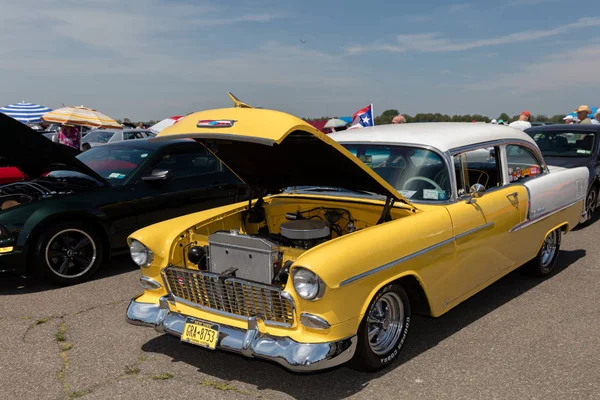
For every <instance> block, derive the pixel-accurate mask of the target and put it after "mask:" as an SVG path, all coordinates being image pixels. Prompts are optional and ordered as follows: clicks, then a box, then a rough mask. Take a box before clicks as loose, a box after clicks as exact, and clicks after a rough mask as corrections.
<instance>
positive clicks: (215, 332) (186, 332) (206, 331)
mask: <svg viewBox="0 0 600 400" xmlns="http://www.w3.org/2000/svg"><path fill="white" fill-rule="evenodd" d="M181 341H182V342H186V343H191V344H195V345H197V346H202V347H206V348H207V349H211V350H214V349H215V348H216V347H217V342H218V341H219V325H217V324H215V323H212V322H207V321H202V320H199V319H195V318H189V317H188V318H186V320H185V325H184V326H183V333H182V334H181Z"/></svg>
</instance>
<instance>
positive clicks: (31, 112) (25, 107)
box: [0, 102, 52, 124]
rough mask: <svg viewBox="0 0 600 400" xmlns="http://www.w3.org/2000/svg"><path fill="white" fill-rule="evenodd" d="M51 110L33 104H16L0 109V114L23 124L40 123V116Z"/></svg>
mask: <svg viewBox="0 0 600 400" xmlns="http://www.w3.org/2000/svg"><path fill="white" fill-rule="evenodd" d="M50 111H52V109H50V108H48V107H44V106H40V105H39V104H33V103H25V102H21V103H16V104H11V105H9V106H5V107H2V108H0V112H1V113H3V114H6V115H8V116H9V117H12V118H14V119H16V120H17V121H19V122H22V123H24V124H27V123H36V122H41V121H42V115H44V114H46V113H48V112H50Z"/></svg>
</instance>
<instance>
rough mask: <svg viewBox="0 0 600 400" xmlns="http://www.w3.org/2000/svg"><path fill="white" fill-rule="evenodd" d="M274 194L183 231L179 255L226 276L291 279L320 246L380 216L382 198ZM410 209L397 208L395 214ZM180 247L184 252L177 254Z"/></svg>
mask: <svg viewBox="0 0 600 400" xmlns="http://www.w3.org/2000/svg"><path fill="white" fill-rule="evenodd" d="M290 200H291V199H285V200H274V199H270V201H269V203H268V204H266V203H265V204H263V202H262V201H261V200H259V201H257V202H256V203H255V205H254V206H253V207H251V208H248V209H245V210H243V211H240V212H237V213H234V214H231V215H226V216H222V217H220V218H217V219H214V220H212V221H211V222H210V223H208V224H204V225H201V226H197V227H195V228H194V229H193V230H192V231H191V232H188V235H182V238H181V240H180V242H179V246H177V247H178V248H179V250H176V251H175V253H174V254H173V256H174V257H173V261H176V260H177V259H180V260H181V263H182V264H183V266H184V267H186V268H193V269H196V268H197V269H199V270H202V271H206V272H210V273H214V274H217V275H218V276H223V277H235V278H240V279H246V280H249V281H253V282H258V283H262V284H267V285H285V283H286V282H287V280H288V277H289V270H290V267H291V265H292V264H293V263H294V262H295V261H296V260H297V259H298V258H299V257H301V256H302V254H303V253H304V252H306V251H309V250H311V249H313V248H315V247H317V246H320V245H323V244H325V243H326V242H328V241H330V240H332V239H335V238H337V237H341V236H344V235H349V234H352V233H353V232H356V231H358V230H361V229H365V228H368V227H370V226H374V225H376V224H377V223H381V222H380V218H381V212H382V207H381V205H380V204H378V205H375V204H362V205H361V204H353V205H351V206H347V205H346V204H343V205H340V204H339V203H338V204H336V203H335V202H333V201H331V202H322V204H315V203H314V200H313V201H296V202H293V203H290ZM408 214H409V211H408V210H406V209H399V208H395V209H393V210H392V212H391V216H392V217H391V219H395V218H399V217H402V216H406V215H408ZM177 253H179V254H177Z"/></svg>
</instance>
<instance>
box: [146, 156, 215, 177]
mask: <svg viewBox="0 0 600 400" xmlns="http://www.w3.org/2000/svg"><path fill="white" fill-rule="evenodd" d="M154 168H160V169H168V170H169V171H171V173H172V174H173V175H174V178H175V179H178V178H190V177H194V176H202V175H206V174H211V173H215V172H220V171H221V163H220V162H219V161H218V160H217V159H216V158H215V157H214V156H213V155H212V154H210V153H209V152H207V151H201V152H186V153H166V154H163V156H162V158H161V160H160V161H159V162H158V163H157V164H156V165H155V166H154Z"/></svg>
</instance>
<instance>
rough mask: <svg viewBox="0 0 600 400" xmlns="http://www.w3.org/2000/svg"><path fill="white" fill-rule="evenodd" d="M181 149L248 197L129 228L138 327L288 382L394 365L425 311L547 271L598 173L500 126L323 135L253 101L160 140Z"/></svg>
mask: <svg viewBox="0 0 600 400" xmlns="http://www.w3.org/2000/svg"><path fill="white" fill-rule="evenodd" d="M174 138H193V139H194V140H197V141H198V142H200V143H202V144H203V145H204V146H206V148H207V149H209V150H210V151H211V152H213V153H214V154H215V155H216V157H218V158H219V159H220V160H221V161H222V162H223V163H224V164H225V165H227V166H228V167H229V168H230V169H231V170H232V171H234V172H235V173H236V174H237V175H238V176H239V178H240V179H241V180H243V181H244V182H245V183H246V184H247V185H248V186H249V187H250V188H251V190H252V192H253V193H254V196H253V200H251V201H249V202H243V203H237V204H232V205H227V206H223V207H219V208H215V209H212V210H207V211H201V212H197V213H194V214H190V215H187V216H183V217H179V218H176V219H171V220H167V221H164V222H161V223H158V224H155V225H152V226H149V227H146V228H144V229H141V230H138V231H137V232H135V233H133V234H132V235H131V236H130V237H129V239H128V240H129V245H130V251H131V256H132V258H133V260H134V261H135V262H136V263H137V264H138V265H139V266H140V267H141V272H142V276H141V279H140V282H141V285H142V287H143V289H144V292H143V293H142V294H140V295H139V296H137V297H135V298H134V299H133V300H132V301H131V303H130V305H129V307H128V310H127V320H128V322H130V323H132V324H135V325H141V326H149V327H153V328H154V329H156V330H157V331H159V332H165V333H169V334H172V335H175V336H176V337H179V338H180V339H181V341H183V342H187V343H191V344H195V345H198V346H200V347H204V348H208V349H212V350H214V349H221V350H227V351H232V352H236V353H240V354H243V355H245V356H248V357H257V358H262V359H267V360H271V361H274V362H276V363H279V364H281V365H283V366H284V367H286V368H288V369H290V370H294V371H300V372H306V371H314V370H319V369H324V368H330V367H333V366H336V365H340V364H342V363H345V362H348V361H351V362H352V364H353V365H354V366H355V367H356V368H360V369H363V370H368V371H374V370H377V369H380V368H383V367H385V366H387V365H389V364H391V363H392V362H393V361H394V360H396V359H397V358H398V355H399V353H400V350H401V349H402V347H403V345H404V343H405V339H406V338H407V335H408V333H409V328H410V324H411V315H412V314H413V313H420V314H425V315H429V316H433V317H438V316H440V315H442V314H444V313H445V312H447V311H448V310H450V309H452V308H453V307H455V306H456V305H458V304H459V303H461V302H462V301H464V300H465V299H467V298H469V297H470V296H472V295H473V294H475V293H477V292H478V291H480V290H482V289H484V288H485V287H486V286H488V285H490V284H491V283H493V282H494V281H496V280H498V279H499V278H501V277H502V276H504V275H506V274H508V273H509V272H510V271H512V270H514V269H516V268H518V267H520V266H522V265H524V264H525V265H526V267H527V268H529V270H530V271H532V272H533V273H535V274H537V275H540V276H546V275H548V274H550V273H551V271H552V269H553V267H554V265H555V262H556V259H557V257H558V254H559V247H560V242H561V235H562V234H564V233H567V232H569V231H570V230H571V229H572V228H573V227H574V226H575V225H577V223H578V222H579V221H580V219H581V218H582V213H584V209H585V208H584V198H585V189H586V188H587V181H588V171H587V169H585V168H577V169H569V170H556V171H555V170H552V171H549V170H548V168H547V167H546V164H545V163H544V160H543V158H542V157H541V156H540V153H539V150H538V148H537V147H536V144H535V143H534V142H533V140H532V139H531V138H530V137H529V136H527V135H526V134H524V133H523V132H521V131H520V130H516V129H512V128H508V127H502V126H497V125H491V124H460V123H435V124H402V125H388V126H376V127H372V128H362V129H355V130H348V131H344V132H339V133H335V134H333V135H330V136H327V135H325V134H323V133H321V132H319V131H317V130H316V129H314V128H313V127H312V126H311V125H309V124H307V123H306V122H304V121H302V120H300V119H298V118H296V117H293V116H291V115H288V114H285V113H281V112H277V111H272V110H266V109H254V108H249V107H248V106H245V105H243V106H241V107H234V108H225V109H217V110H209V111H202V112H198V113H195V114H192V115H189V116H187V117H185V118H184V119H182V120H180V121H179V122H178V123H177V124H175V125H173V126H172V127H169V128H167V129H165V130H164V131H162V132H161V133H160V134H159V135H158V137H157V138H156V139H155V140H163V139H174ZM417 340H418V338H417Z"/></svg>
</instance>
